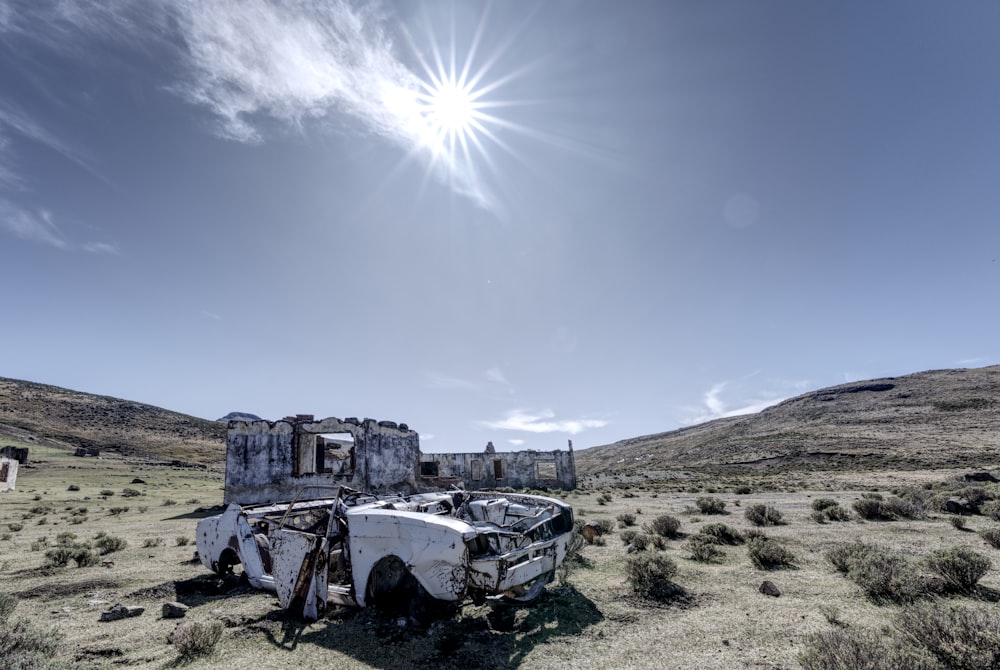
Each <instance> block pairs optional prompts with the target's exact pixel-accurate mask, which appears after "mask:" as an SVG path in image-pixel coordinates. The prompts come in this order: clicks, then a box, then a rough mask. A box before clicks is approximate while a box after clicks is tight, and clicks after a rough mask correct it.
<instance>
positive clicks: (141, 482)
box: [132, 477, 146, 484]
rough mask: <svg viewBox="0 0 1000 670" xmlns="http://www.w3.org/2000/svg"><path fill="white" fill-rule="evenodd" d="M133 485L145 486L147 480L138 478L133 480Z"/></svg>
mask: <svg viewBox="0 0 1000 670" xmlns="http://www.w3.org/2000/svg"><path fill="white" fill-rule="evenodd" d="M132 483H133V484H145V483H146V480H145V479H142V478H141V477H136V478H135V479H133V480H132Z"/></svg>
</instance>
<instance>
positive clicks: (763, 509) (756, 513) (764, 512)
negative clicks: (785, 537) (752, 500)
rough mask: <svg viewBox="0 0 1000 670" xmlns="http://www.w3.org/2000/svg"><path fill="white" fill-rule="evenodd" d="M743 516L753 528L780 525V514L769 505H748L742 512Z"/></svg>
mask: <svg viewBox="0 0 1000 670" xmlns="http://www.w3.org/2000/svg"><path fill="white" fill-rule="evenodd" d="M743 516H744V517H746V520H747V521H749V522H750V523H752V524H753V525H755V526H777V525H779V524H781V512H779V511H778V510H777V509H775V508H774V507H773V506H771V505H761V504H757V505H750V507H747V509H746V511H745V512H743Z"/></svg>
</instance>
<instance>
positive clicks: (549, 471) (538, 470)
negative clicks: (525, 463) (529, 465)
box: [535, 461, 556, 479]
mask: <svg viewBox="0 0 1000 670" xmlns="http://www.w3.org/2000/svg"><path fill="white" fill-rule="evenodd" d="M555 478H556V462H555V461H535V479H555Z"/></svg>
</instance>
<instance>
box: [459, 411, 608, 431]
mask: <svg viewBox="0 0 1000 670" xmlns="http://www.w3.org/2000/svg"><path fill="white" fill-rule="evenodd" d="M479 425H480V426H481V427H483V428H492V429H495V430H520V431H524V432H526V433H569V434H570V435H576V434H577V433H581V432H583V431H584V430H587V429H590V428H603V427H604V426H606V425H608V422H607V421H604V420H602V419H561V420H556V414H555V412H553V411H552V410H550V409H545V410H541V411H538V412H530V411H525V410H520V409H515V410H511V411H509V412H507V415H506V416H505V417H504V418H503V419H499V420H495V421H480V422H479Z"/></svg>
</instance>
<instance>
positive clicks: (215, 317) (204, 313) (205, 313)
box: [201, 309, 222, 321]
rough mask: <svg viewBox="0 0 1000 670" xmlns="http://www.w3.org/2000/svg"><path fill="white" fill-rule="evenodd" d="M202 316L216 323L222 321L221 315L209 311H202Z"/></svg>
mask: <svg viewBox="0 0 1000 670" xmlns="http://www.w3.org/2000/svg"><path fill="white" fill-rule="evenodd" d="M201 315H202V316H204V317H205V318H207V319H212V320H214V321H221V320H222V317H221V316H220V315H218V314H216V313H215V312H210V311H209V310H207V309H203V310H201Z"/></svg>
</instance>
